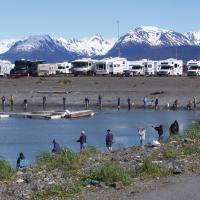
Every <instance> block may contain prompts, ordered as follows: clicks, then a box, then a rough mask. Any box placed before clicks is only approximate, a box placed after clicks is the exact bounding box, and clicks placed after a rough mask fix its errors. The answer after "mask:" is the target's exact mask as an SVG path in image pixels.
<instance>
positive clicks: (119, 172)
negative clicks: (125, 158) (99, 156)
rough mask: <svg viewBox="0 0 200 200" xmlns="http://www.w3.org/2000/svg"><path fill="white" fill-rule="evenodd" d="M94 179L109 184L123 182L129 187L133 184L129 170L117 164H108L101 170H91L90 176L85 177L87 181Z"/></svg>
mask: <svg viewBox="0 0 200 200" xmlns="http://www.w3.org/2000/svg"><path fill="white" fill-rule="evenodd" d="M88 178H89V179H92V180H97V181H103V182H105V183H107V184H111V183H114V182H118V181H122V182H123V184H125V185H129V184H130V183H131V176H130V174H129V173H128V171H127V170H125V169H124V168H123V167H122V166H120V165H119V163H117V162H111V161H110V162H107V163H105V164H104V165H103V166H101V167H100V168H99V169H96V170H91V171H90V172H89V174H88V175H85V176H84V178H83V179H84V180H85V179H88Z"/></svg>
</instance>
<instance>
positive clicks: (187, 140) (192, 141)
mask: <svg viewBox="0 0 200 200" xmlns="http://www.w3.org/2000/svg"><path fill="white" fill-rule="evenodd" d="M183 142H184V143H187V144H191V143H194V142H195V140H192V139H190V138H184V140H183Z"/></svg>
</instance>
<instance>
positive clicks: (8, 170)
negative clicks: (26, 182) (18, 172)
mask: <svg viewBox="0 0 200 200" xmlns="http://www.w3.org/2000/svg"><path fill="white" fill-rule="evenodd" d="M14 174H15V172H14V170H13V169H12V167H11V166H10V165H9V164H8V163H7V162H6V161H5V160H2V159H1V160H0V180H8V179H10V178H11V177H12V176H13V175H14Z"/></svg>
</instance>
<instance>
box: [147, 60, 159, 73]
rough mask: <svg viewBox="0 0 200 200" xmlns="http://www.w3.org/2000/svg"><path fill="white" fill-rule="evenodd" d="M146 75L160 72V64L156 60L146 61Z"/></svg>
mask: <svg viewBox="0 0 200 200" xmlns="http://www.w3.org/2000/svg"><path fill="white" fill-rule="evenodd" d="M144 70H145V75H149V76H152V75H155V74H157V72H158V71H159V62H158V61H154V60H146V61H145V60H144Z"/></svg>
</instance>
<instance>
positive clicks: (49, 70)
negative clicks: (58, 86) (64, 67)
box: [37, 63, 57, 76]
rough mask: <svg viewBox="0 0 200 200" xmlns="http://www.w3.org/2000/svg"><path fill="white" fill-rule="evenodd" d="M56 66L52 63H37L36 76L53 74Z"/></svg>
mask: <svg viewBox="0 0 200 200" xmlns="http://www.w3.org/2000/svg"><path fill="white" fill-rule="evenodd" d="M56 68H57V65H56V64H52V63H45V64H38V66H37V73H38V76H50V75H55V74H56Z"/></svg>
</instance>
